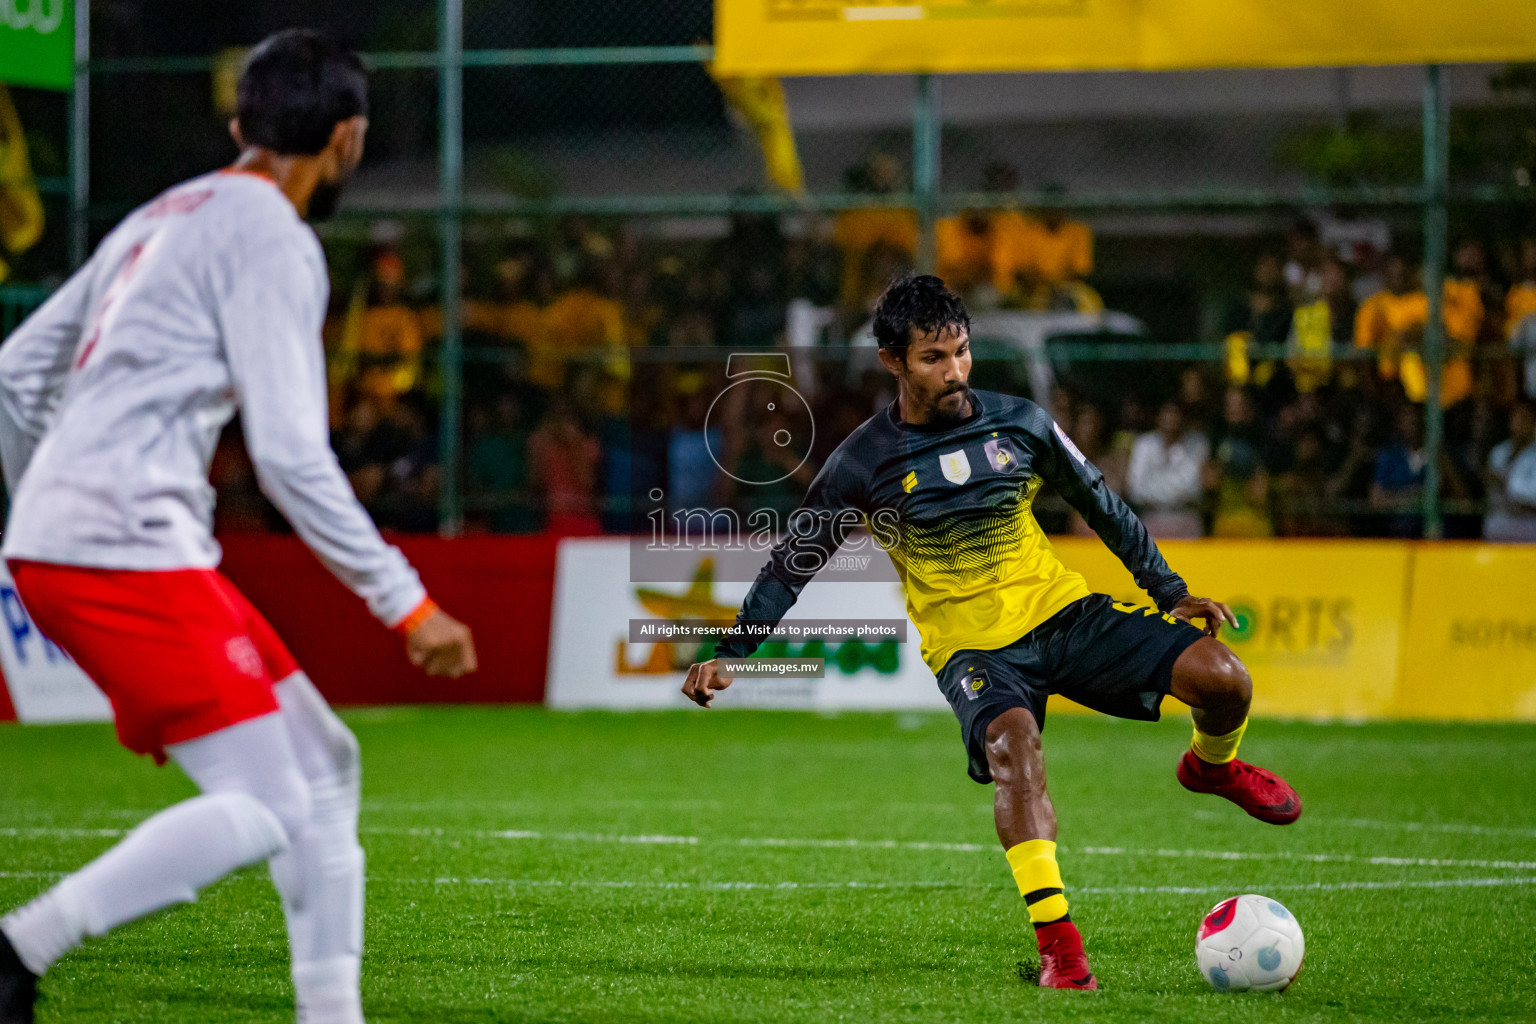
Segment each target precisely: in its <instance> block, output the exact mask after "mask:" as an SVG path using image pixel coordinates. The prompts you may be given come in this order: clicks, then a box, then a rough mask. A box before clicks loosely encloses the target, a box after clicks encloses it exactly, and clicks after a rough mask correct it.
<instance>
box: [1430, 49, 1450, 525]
mask: <svg viewBox="0 0 1536 1024" xmlns="http://www.w3.org/2000/svg"><path fill="white" fill-rule="evenodd" d="M1446 122H1447V115H1446V109H1445V97H1444V94H1443V93H1442V91H1441V88H1440V65H1438V64H1430V65H1428V66H1427V67H1426V68H1425V75H1424V292H1425V295H1426V296H1427V297H1428V299H1429V319H1428V321H1427V322H1426V323H1425V324H1424V370H1425V378H1426V381H1427V384H1428V386H1427V388H1426V389H1425V396H1424V447H1425V456H1426V459H1427V463H1426V465H1425V467H1424V537H1425V539H1426V540H1438V539H1439V538H1440V537H1441V535H1442V534H1443V532H1444V530H1443V525H1442V523H1441V519H1440V449H1441V446H1442V444H1443V441H1444V430H1445V415H1444V412H1443V411H1442V410H1441V408H1440V383H1441V381H1440V378H1441V373H1442V371H1443V370H1444V366H1445V321H1444V319H1443V316H1442V314H1443V307H1444V304H1445V303H1444V297H1445V255H1446V234H1447V230H1448V229H1447V223H1446V192H1447V182H1446V179H1447V177H1448V176H1449V171H1450V167H1449V164H1450V155H1449V148H1448V146H1449V144H1448V135H1449V132H1448V131H1447V125H1446Z"/></svg>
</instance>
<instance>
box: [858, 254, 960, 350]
mask: <svg viewBox="0 0 1536 1024" xmlns="http://www.w3.org/2000/svg"><path fill="white" fill-rule="evenodd" d="M914 327H915V328H917V330H918V332H919V334H921V335H929V334H941V333H943V332H945V331H956V332H958V331H965V332H966V333H967V334H969V333H970V330H971V315H970V314H969V313H967V312H966V311H965V303H964V302H962V301H961V299H960V296H958V295H956V294H955V293H954V292H952V291H950V290H949V289H948V288H946V287H945V286H944V282H943V281H941V280H939V279H938V278H937V277H934V276H933V275H932V274H903V275H901V276H900V277H898V278H896V279H895V280H894V281H892V282H891V283H890V284H889V285H887V286H886V288H885V292H884V293H883V294H882V295H881V296H880V300H879V301H878V302H876V303H875V325H874V331H875V343H876V344H878V345H879V346H880V347H881V348H883V349H886V350H888V351H890V352H894V353H895V354H897V355H900V356H905V355H906V351H907V344H908V342H910V341H911V339H912V329H913V328H914Z"/></svg>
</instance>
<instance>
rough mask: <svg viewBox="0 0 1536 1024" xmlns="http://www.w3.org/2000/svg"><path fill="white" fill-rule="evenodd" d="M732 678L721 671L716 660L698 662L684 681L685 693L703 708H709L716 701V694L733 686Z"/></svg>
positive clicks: (689, 670)
mask: <svg viewBox="0 0 1536 1024" xmlns="http://www.w3.org/2000/svg"><path fill="white" fill-rule="evenodd" d="M731 679H732V677H731V676H728V675H726V674H724V673H723V672H721V671H720V668H719V665H718V664H717V661H716V659H714V658H711V659H709V660H708V661H700V662H696V663H695V664H694V665H693V666H692V667H691V668H689V669H688V678H687V679H684V680H683V693H684V694H685V695H686V696H687V698H688V699H689V700H691V701H693V702H694V703H695V704H697V705H698V706H699V707H701V708H707V707H709V706H710V704H711V703H712V702H713V701H714V699H715V694H716V692H718V691H720V690H723V689H725V688H726V687H727V686H730V685H731Z"/></svg>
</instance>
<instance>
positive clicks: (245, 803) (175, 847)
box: [0, 792, 288, 975]
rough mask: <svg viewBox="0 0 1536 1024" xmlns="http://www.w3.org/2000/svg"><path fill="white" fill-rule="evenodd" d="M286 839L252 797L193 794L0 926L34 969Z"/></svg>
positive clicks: (185, 897) (193, 894)
mask: <svg viewBox="0 0 1536 1024" xmlns="http://www.w3.org/2000/svg"><path fill="white" fill-rule="evenodd" d="M287 845H288V837H287V834H286V833H285V832H284V830H283V826H282V823H281V822H279V821H278V819H277V817H276V816H275V815H274V814H273V813H272V812H271V811H270V810H268V809H267V807H266V806H265V805H264V804H262V803H261V802H260V801H259V800H257V799H255V798H254V797H252V796H250V795H248V794H246V793H239V792H227V793H216V794H211V795H205V796H198V797H193V798H192V799H191V800H186V801H183V802H182V803H179V804H176V805H175V806H173V807H167V808H166V809H165V810H163V811H161V812H160V813H159V814H156V815H155V816H154V817H152V818H150V819H148V820H147V821H145V822H144V823H143V824H141V825H139V827H138V828H136V829H134V830H133V831H132V832H130V833H128V835H127V837H126V838H124V839H123V841H122V842H120V843H118V844H117V845H116V846H114V847H112V849H110V850H108V851H107V852H106V853H104V854H102V855H101V856H100V857H98V858H96V859H95V860H94V861H92V862H91V863H89V864H87V865H86V866H85V867H83V868H81V869H80V870H79V871H77V872H75V873H74V874H73V875H70V876H69V877H68V878H66V879H64V880H63V881H62V882H60V883H59V884H58V885H56V886H54V887H53V888H52V889H50V890H49V891H48V892H46V893H44V894H43V895H42V896H40V897H38V898H37V899H35V900H33V901H32V902H31V903H29V904H27V905H26V906H24V907H22V908H20V909H19V910H16V911H15V912H14V913H12V914H10V915H9V916H7V917H6V918H5V920H4V922H3V923H0V927H3V928H4V930H5V935H6V937H7V938H8V939H10V940H11V944H12V945H13V946H15V947H16V954H17V956H19V957H20V958H21V962H22V963H23V964H25V965H26V967H27V969H28V970H29V971H31V972H32V973H33V974H39V975H40V974H42V973H43V972H44V971H46V970H48V968H49V967H52V966H53V964H54V963H55V961H57V960H58V959H59V958H60V957H62V956H63V955H64V954H65V953H68V952H69V951H70V950H72V949H74V948H75V947H77V946H79V945H80V944H81V943H82V942H84V941H85V939H86V937H87V936H92V935H104V934H106V933H107V932H109V931H111V930H112V929H113V928H116V927H117V926H118V925H120V924H125V923H127V922H129V921H133V920H135V919H137V918H140V917H143V916H144V915H145V914H150V913H153V912H154V911H156V910H163V909H164V908H166V907H169V906H172V905H174V904H177V903H190V902H192V901H193V900H195V899H196V898H197V890H199V889H201V888H203V887H204V886H206V885H208V884H210V883H212V882H215V881H217V880H218V879H220V878H223V877H224V876H225V875H227V874H229V873H230V872H231V871H234V870H235V869H236V868H240V867H244V866H245V865H247V864H254V863H256V862H258V861H263V860H266V859H267V858H269V857H271V856H272V855H273V854H275V853H277V852H278V851H280V850H282V849H283V848H284V847H286V846H287Z"/></svg>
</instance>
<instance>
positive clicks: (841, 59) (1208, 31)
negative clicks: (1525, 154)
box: [715, 0, 1536, 75]
mask: <svg viewBox="0 0 1536 1024" xmlns="http://www.w3.org/2000/svg"><path fill="white" fill-rule="evenodd" d="M1531 59H1536V3H1530V2H1515V0H1455V2H1449V0H1345V2H1340V0H1285V2H1281V0H716V3H715V63H716V67H717V68H718V70H719V71H720V72H721V73H722V74H726V75H825V74H869V73H902V72H925V71H931V72H976V71H1088V70H1108V69H1123V70H1143V71H1161V70H1171V69H1175V68H1213V67H1298V66H1312V65H1346V64H1423V63H1429V62H1443V63H1454V62H1462V61H1508V60H1531Z"/></svg>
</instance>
